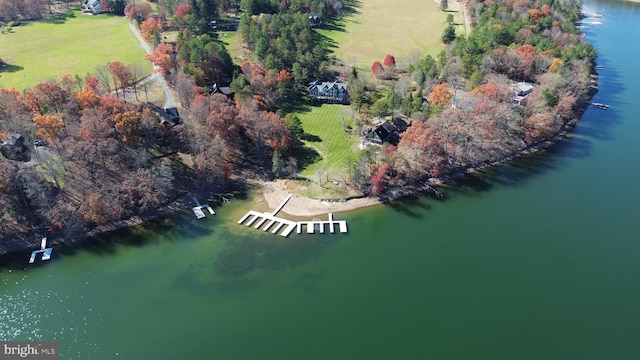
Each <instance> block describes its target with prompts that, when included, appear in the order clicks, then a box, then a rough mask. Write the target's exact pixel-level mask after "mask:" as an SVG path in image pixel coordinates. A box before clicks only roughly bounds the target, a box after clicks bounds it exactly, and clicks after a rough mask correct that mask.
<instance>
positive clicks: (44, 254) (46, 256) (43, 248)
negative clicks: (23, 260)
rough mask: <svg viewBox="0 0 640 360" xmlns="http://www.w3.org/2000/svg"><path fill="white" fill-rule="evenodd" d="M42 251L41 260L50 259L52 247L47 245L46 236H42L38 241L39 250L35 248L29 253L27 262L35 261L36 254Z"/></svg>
mask: <svg viewBox="0 0 640 360" xmlns="http://www.w3.org/2000/svg"><path fill="white" fill-rule="evenodd" d="M40 253H42V261H46V260H49V259H51V254H52V253H53V248H48V247H47V238H46V237H43V238H42V241H41V242H40V250H35V251H33V252H32V253H31V257H30V258H29V264H33V263H34V262H35V261H36V256H38V254H40Z"/></svg>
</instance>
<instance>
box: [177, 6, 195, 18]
mask: <svg viewBox="0 0 640 360" xmlns="http://www.w3.org/2000/svg"><path fill="white" fill-rule="evenodd" d="M189 13H191V5H189V4H180V5H178V7H177V8H176V14H175V16H177V17H181V18H183V17H185V16H187V14H189Z"/></svg>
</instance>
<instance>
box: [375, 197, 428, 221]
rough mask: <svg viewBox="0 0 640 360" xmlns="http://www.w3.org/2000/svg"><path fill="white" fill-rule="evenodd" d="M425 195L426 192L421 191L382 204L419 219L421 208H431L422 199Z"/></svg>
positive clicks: (422, 214) (421, 213)
mask: <svg viewBox="0 0 640 360" xmlns="http://www.w3.org/2000/svg"><path fill="white" fill-rule="evenodd" d="M425 196H427V193H425V192H422V193H419V194H414V195H409V196H405V197H403V198H401V199H399V200H394V201H388V202H386V203H384V205H385V206H386V207H388V208H391V209H393V210H395V211H397V212H400V213H402V214H404V215H406V216H409V217H412V218H414V219H420V218H422V217H423V216H424V211H423V210H431V208H432V206H431V205H430V204H428V203H427V202H426V201H425V200H424V197H425Z"/></svg>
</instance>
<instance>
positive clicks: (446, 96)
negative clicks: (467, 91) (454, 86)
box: [427, 83, 453, 106]
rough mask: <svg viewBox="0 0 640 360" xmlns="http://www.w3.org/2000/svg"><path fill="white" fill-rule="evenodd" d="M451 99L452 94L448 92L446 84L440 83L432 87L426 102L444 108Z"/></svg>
mask: <svg viewBox="0 0 640 360" xmlns="http://www.w3.org/2000/svg"><path fill="white" fill-rule="evenodd" d="M451 98H453V94H452V93H451V91H449V88H448V87H447V84H446V83H440V84H438V85H436V86H434V87H433V90H432V91H431V92H430V93H429V96H428V97H427V101H428V102H429V104H437V105H440V106H446V105H447V104H448V103H449V101H451Z"/></svg>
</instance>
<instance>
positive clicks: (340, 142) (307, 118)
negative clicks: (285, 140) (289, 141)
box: [298, 104, 359, 181]
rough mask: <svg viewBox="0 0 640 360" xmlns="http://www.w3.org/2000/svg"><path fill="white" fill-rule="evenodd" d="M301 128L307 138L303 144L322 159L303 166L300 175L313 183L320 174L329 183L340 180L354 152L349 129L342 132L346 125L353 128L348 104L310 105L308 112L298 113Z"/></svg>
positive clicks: (354, 142) (355, 147)
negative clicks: (329, 181) (327, 179)
mask: <svg viewBox="0 0 640 360" xmlns="http://www.w3.org/2000/svg"><path fill="white" fill-rule="evenodd" d="M298 117H299V118H300V120H301V121H302V127H303V129H304V131H305V134H306V135H307V136H306V137H305V138H306V140H305V141H304V142H305V145H307V146H310V147H313V148H314V149H316V150H317V152H318V153H319V154H320V156H321V157H322V159H321V160H319V161H316V162H314V163H313V164H311V165H309V166H307V167H306V168H305V169H303V171H302V175H303V176H306V177H308V178H310V179H312V180H314V181H317V178H318V176H319V175H320V174H324V175H323V177H324V178H325V181H326V178H327V177H328V178H329V180H333V179H334V178H336V177H340V178H344V177H345V173H344V172H345V169H346V165H347V162H348V160H349V159H351V158H353V154H354V153H355V152H356V151H357V150H358V146H357V145H358V140H359V139H358V136H357V135H355V134H352V131H351V130H348V131H345V130H344V128H343V122H342V119H343V117H344V121H345V124H346V125H349V126H353V120H352V119H351V108H350V107H349V105H337V104H323V105H320V106H313V107H311V110H310V111H308V112H305V113H300V114H298Z"/></svg>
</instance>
